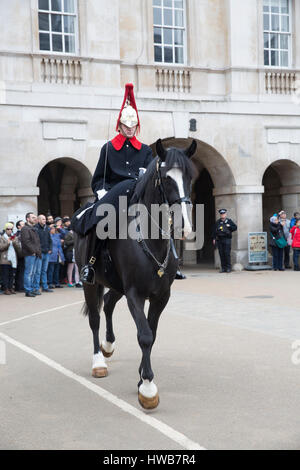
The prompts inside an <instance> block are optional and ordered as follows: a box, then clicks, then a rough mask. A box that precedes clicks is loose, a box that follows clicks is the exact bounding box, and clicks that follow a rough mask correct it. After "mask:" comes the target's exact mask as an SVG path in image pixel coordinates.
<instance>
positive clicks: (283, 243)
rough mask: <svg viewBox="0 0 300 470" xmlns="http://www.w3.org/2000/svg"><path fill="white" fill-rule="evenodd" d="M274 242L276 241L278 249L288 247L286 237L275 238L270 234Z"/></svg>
mask: <svg viewBox="0 0 300 470" xmlns="http://www.w3.org/2000/svg"><path fill="white" fill-rule="evenodd" d="M270 235H271V237H272V238H273V240H275V243H276V245H277V246H278V248H285V247H286V246H287V241H286V239H285V238H284V237H280V238H275V237H274V235H272V234H270Z"/></svg>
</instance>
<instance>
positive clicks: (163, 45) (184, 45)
mask: <svg viewBox="0 0 300 470" xmlns="http://www.w3.org/2000/svg"><path fill="white" fill-rule="evenodd" d="M161 2H162V4H161V5H160V6H159V5H154V4H153V0H152V2H151V3H152V5H151V8H152V14H153V13H154V8H157V9H159V10H161V12H162V23H163V10H164V5H163V0H161ZM186 3H187V2H186V0H183V8H176V7H175V6H174V0H172V7H165V8H167V9H169V10H171V11H172V20H174V15H175V11H176V10H179V11H182V12H183V26H174V25H172V26H168V25H164V24H160V25H159V24H156V23H155V22H154V15H153V25H152V41H153V56H154V63H155V65H158V64H160V65H162V66H169V67H170V66H174V67H182V66H185V65H186V64H187V4H186ZM172 22H173V21H172ZM154 28H160V29H161V30H162V42H161V44H158V43H155V42H154ZM163 29H170V30H171V31H172V45H170V44H165V43H164V38H163ZM175 30H180V31H182V32H183V45H182V47H180V48H182V50H183V62H175V49H176V45H175V40H174V31H175ZM155 47H160V48H161V50H162V52H163V49H164V47H172V52H173V61H172V62H165V61H164V60H162V61H156V60H155ZM162 58H164V53H163V54H162Z"/></svg>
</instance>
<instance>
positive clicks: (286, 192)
mask: <svg viewBox="0 0 300 470" xmlns="http://www.w3.org/2000/svg"><path fill="white" fill-rule="evenodd" d="M280 194H281V201H282V207H281V209H283V210H285V211H286V213H287V217H288V218H289V219H291V218H292V217H293V216H294V212H297V211H298V212H300V185H294V186H283V187H281V188H280Z"/></svg>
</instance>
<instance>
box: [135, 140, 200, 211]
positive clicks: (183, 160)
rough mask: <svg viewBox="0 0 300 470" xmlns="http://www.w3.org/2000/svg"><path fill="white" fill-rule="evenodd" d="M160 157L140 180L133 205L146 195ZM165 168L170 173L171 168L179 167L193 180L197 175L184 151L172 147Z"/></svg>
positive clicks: (150, 165)
mask: <svg viewBox="0 0 300 470" xmlns="http://www.w3.org/2000/svg"><path fill="white" fill-rule="evenodd" d="M157 160H158V157H155V158H154V159H153V161H152V162H151V163H150V164H149V165H148V167H147V171H146V173H144V175H143V176H142V177H141V178H140V179H139V181H138V182H137V184H136V187H135V190H134V193H133V195H132V198H131V203H132V204H133V203H136V202H138V201H139V200H140V198H141V197H142V196H143V195H144V192H145V189H146V187H147V185H148V184H149V182H150V181H151V180H152V179H153V177H154V174H155V172H156V162H157ZM164 163H165V165H164V168H165V169H166V170H167V171H169V170H171V168H174V167H177V168H180V169H181V170H182V173H183V175H186V176H189V177H190V178H193V177H194V176H195V174H196V169H195V166H194V164H193V162H192V161H191V160H190V158H188V157H187V156H186V155H185V153H184V150H183V149H178V148H175V147H171V148H169V149H168V150H166V159H165V162H164Z"/></svg>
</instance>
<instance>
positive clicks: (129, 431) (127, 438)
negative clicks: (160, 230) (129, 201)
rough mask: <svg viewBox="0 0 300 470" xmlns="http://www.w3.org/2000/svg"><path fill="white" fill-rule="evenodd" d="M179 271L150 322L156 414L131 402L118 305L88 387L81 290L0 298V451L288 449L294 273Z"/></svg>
mask: <svg viewBox="0 0 300 470" xmlns="http://www.w3.org/2000/svg"><path fill="white" fill-rule="evenodd" d="M185 272H186V274H187V275H188V279H187V280H185V281H176V282H175V283H174V285H173V293H172V297H171V300H170V302H169V304H168V306H167V308H166V309H165V312H164V313H163V315H162V317H161V321H160V325H159V329H158V337H157V342H156V344H155V347H154V348H153V354H152V365H153V370H154V374H155V382H156V384H157V385H158V388H159V393H160V405H159V407H158V408H157V410H155V411H152V412H148V413H145V412H144V411H143V410H142V409H141V408H140V407H139V405H138V402H137V388H136V385H137V381H138V373H137V369H138V366H139V362H140V350H139V347H138V344H137V340H136V329H135V325H134V323H133V321H132V319H131V316H130V313H129V311H128V308H127V305H126V301H125V299H122V300H121V301H120V302H119V304H118V305H117V307H116V310H115V322H114V323H115V333H116V350H115V353H114V355H113V356H112V358H111V359H110V360H109V375H108V377H107V378H104V379H100V380H99V379H98V380H97V379H94V378H92V376H91V358H92V338H91V332H90V329H89V326H88V322H87V319H86V318H84V317H83V316H82V315H81V314H80V309H81V306H82V300H83V293H82V290H80V289H71V288H67V287H66V288H64V289H59V290H57V291H55V293H54V294H43V295H42V296H40V297H38V298H35V299H31V298H25V297H24V295H22V294H18V295H16V296H13V297H12V296H10V297H7V296H4V295H1V296H0V340H1V341H2V350H3V345H5V349H6V364H2V365H0V384H1V385H0V412H1V420H0V448H1V449H99V450H100V449H170V450H174V449H179V450H182V449H198V448H199V449H200V448H206V449H299V448H300V418H299V416H300V400H299V390H300V364H299V365H297V362H298V361H297V360H296V359H298V357H300V354H299V355H297V351H296V350H293V349H292V345H293V343H294V342H295V340H300V318H299V317H300V307H299V305H298V299H297V294H298V291H299V285H300V273H298V272H294V271H290V270H288V271H285V272H273V271H267V272H245V271H244V272H235V273H231V274H219V273H218V272H217V271H215V270H214V269H205V270H199V269H192V270H188V269H187V270H185ZM104 326H105V322H104V319H103V321H102V324H101V337H102V338H103V336H104ZM298 348H299V349H300V341H299V346H298ZM293 354H294V356H293V357H294V361H292V355H293ZM0 359H1V355H0ZM2 359H3V358H2ZM2 362H3V361H2Z"/></svg>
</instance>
